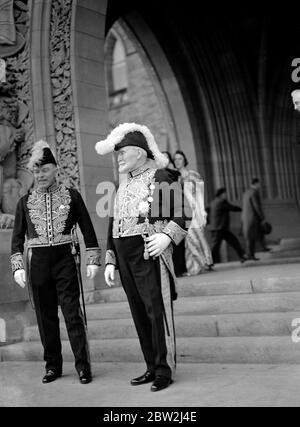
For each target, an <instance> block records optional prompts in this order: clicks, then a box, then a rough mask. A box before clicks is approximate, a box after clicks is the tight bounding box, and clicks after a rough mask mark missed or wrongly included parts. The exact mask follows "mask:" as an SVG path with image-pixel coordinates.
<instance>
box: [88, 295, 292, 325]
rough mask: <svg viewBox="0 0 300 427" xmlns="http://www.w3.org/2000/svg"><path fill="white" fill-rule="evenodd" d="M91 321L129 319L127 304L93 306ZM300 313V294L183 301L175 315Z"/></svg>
mask: <svg viewBox="0 0 300 427" xmlns="http://www.w3.org/2000/svg"><path fill="white" fill-rule="evenodd" d="M86 310H87V318H88V320H100V319H127V318H129V317H130V316H131V315H130V311H129V306H128V303H127V301H124V302H111V303H100V304H90V305H87V307H86ZM298 310H300V292H273V293H272V292H270V293H255V294H254V293H253V294H240V295H238V294H237V295H216V296H203V297H181V298H178V300H177V301H175V302H174V313H175V315H183V314H186V315H200V314H228V313H232V314H233V313H264V312H288V311H298Z"/></svg>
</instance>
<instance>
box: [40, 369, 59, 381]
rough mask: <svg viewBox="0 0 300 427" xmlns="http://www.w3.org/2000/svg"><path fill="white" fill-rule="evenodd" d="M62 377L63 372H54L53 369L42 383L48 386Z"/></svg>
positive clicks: (47, 373) (49, 370)
mask: <svg viewBox="0 0 300 427" xmlns="http://www.w3.org/2000/svg"><path fill="white" fill-rule="evenodd" d="M59 377H61V372H56V371H53V370H52V369H48V371H47V372H46V375H45V376H44V377H43V379H42V383H44V384H47V383H51V382H52V381H55V380H56V379H57V378H59Z"/></svg>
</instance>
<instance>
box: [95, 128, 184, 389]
mask: <svg viewBox="0 0 300 427" xmlns="http://www.w3.org/2000/svg"><path fill="white" fill-rule="evenodd" d="M95 148H96V151H97V152H98V154H100V155H105V154H107V153H110V152H113V151H116V154H117V159H118V166H119V173H120V174H121V175H122V176H123V179H122V180H120V185H119V188H118V191H117V194H116V197H115V201H114V211H113V214H112V216H111V218H110V221H109V230H108V239H107V251H106V262H105V264H106V268H105V280H106V283H107V285H108V286H112V285H113V284H114V283H115V270H116V269H118V270H119V273H120V278H121V282H122V285H123V287H124V290H125V292H126V295H127V298H128V302H129V306H130V310H131V313H132V317H133V320H134V323H135V327H136V330H137V334H138V337H139V341H140V346H141V349H142V352H143V355H144V359H145V363H146V372H145V373H144V374H142V375H140V376H138V377H136V378H133V379H132V380H131V385H133V386H138V385H142V384H146V383H150V382H152V385H151V391H154V392H156V391H160V390H162V389H164V388H166V387H168V386H169V385H170V384H171V383H172V382H173V378H172V377H173V376H174V372H175V366H176V346H175V334H174V322H173V300H174V299H176V295H177V294H176V277H175V274H174V266H173V261H172V249H173V245H178V244H179V243H180V241H181V240H182V239H183V238H184V237H185V236H186V234H187V227H186V217H189V213H188V212H187V213H185V212H184V211H183V207H182V190H181V187H180V185H179V184H178V182H174V178H173V176H172V175H170V174H169V173H168V171H167V170H165V169H163V168H165V166H166V165H167V163H168V159H167V158H166V156H165V155H164V154H163V153H161V151H160V150H159V148H158V146H157V144H156V141H155V139H154V136H153V135H152V133H151V132H150V130H149V128H148V127H146V126H144V125H139V124H136V123H123V124H120V125H119V126H117V127H116V128H115V129H113V130H112V132H111V133H110V134H109V135H108V137H107V138H106V139H105V140H104V141H100V142H98V143H97V144H96V146H95ZM124 177H125V178H124ZM186 205H187V206H188V203H186Z"/></svg>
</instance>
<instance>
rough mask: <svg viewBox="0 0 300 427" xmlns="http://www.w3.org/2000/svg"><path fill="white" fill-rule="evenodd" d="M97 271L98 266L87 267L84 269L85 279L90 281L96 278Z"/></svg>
mask: <svg viewBox="0 0 300 427" xmlns="http://www.w3.org/2000/svg"><path fill="white" fill-rule="evenodd" d="M98 270H99V267H98V265H94V264H91V265H88V266H87V267H86V277H88V278H89V279H90V280H92V279H93V278H94V277H95V276H96V274H97V272H98Z"/></svg>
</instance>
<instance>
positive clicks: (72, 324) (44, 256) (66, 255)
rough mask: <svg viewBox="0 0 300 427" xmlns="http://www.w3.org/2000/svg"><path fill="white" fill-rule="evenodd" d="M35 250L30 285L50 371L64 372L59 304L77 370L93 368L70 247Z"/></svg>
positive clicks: (45, 357)
mask: <svg viewBox="0 0 300 427" xmlns="http://www.w3.org/2000/svg"><path fill="white" fill-rule="evenodd" d="M31 251H32V255H31V261H30V282H31V287H32V296H33V301H34V305H35V311H36V316H37V322H38V328H39V332H40V337H41V341H42V344H43V347H44V360H45V362H46V370H47V369H54V370H56V371H59V372H61V371H62V363H63V360H62V352H61V340H60V330H59V318H58V305H60V306H61V310H62V313H63V316H64V319H65V322H66V327H67V331H68V336H69V340H70V344H71V347H72V351H73V354H74V357H75V367H76V370H77V372H79V371H80V370H82V369H90V357H89V348H88V341H87V336H86V331H85V325H84V320H83V315H82V311H81V307H80V302H79V297H80V291H79V284H78V279H77V273H76V264H75V261H74V258H73V255H72V254H71V248H70V245H61V246H51V247H45V248H32V249H31Z"/></svg>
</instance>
